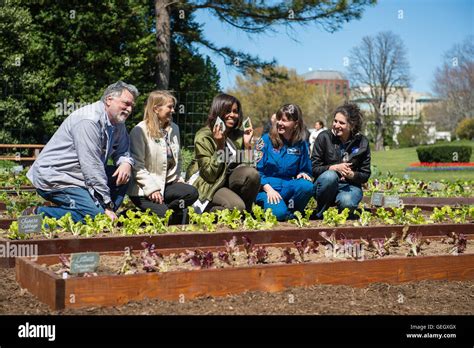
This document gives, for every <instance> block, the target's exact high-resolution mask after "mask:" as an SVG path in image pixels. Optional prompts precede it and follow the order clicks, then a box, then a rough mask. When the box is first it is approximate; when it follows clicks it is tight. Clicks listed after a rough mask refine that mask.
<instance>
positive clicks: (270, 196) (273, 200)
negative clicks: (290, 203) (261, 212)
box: [263, 184, 283, 204]
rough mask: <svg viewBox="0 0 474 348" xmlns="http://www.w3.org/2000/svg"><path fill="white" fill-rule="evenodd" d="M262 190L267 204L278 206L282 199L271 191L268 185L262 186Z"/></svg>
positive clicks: (271, 188) (275, 192)
mask: <svg viewBox="0 0 474 348" xmlns="http://www.w3.org/2000/svg"><path fill="white" fill-rule="evenodd" d="M263 190H264V191H265V192H266V193H267V203H270V204H278V203H280V201H281V200H282V199H283V198H281V195H280V194H279V193H278V192H277V191H275V190H274V189H273V187H271V186H270V185H269V184H266V185H265V186H263Z"/></svg>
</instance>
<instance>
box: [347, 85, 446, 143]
mask: <svg viewBox="0 0 474 348" xmlns="http://www.w3.org/2000/svg"><path fill="white" fill-rule="evenodd" d="M368 89H369V87H363V88H362V93H361V92H360V91H358V90H355V89H354V90H353V91H352V95H351V96H352V98H351V99H352V101H353V102H356V103H357V104H358V105H359V107H360V108H361V109H362V110H364V111H366V112H370V111H371V109H372V108H371V106H370V103H369V102H368V101H367V99H366V98H365V96H364V92H365V93H367V92H368ZM439 101H440V100H439V99H438V98H435V97H433V96H432V95H431V94H429V93H420V92H415V91H412V90H410V89H408V88H403V89H399V90H397V91H396V92H395V93H394V94H391V95H390V96H389V97H388V100H387V102H386V103H385V104H383V105H382V106H381V112H382V113H383V114H384V115H387V116H391V117H392V120H393V121H392V123H393V141H394V142H395V143H396V144H398V138H397V136H398V134H399V133H400V131H401V128H402V127H403V126H404V125H407V124H419V125H420V126H423V127H425V128H426V129H427V133H428V144H432V143H434V142H435V141H436V140H440V139H444V140H448V141H450V140H451V136H450V134H446V133H447V132H438V131H437V130H436V124H435V123H434V122H429V121H426V120H425V121H423V122H422V123H421V122H420V116H421V115H422V111H423V109H424V108H425V107H426V106H427V105H430V104H434V103H437V102H439Z"/></svg>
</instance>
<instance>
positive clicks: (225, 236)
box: [0, 223, 474, 268]
mask: <svg viewBox="0 0 474 348" xmlns="http://www.w3.org/2000/svg"><path fill="white" fill-rule="evenodd" d="M403 227H404V226H402V225H384V226H373V227H354V226H352V227H317V228H315V227H312V228H294V229H284V230H283V229H281V230H258V231H250V230H228V231H224V232H194V233H191V232H181V233H168V234H158V235H138V236H110V237H90V238H85V237H79V238H61V239H59V238H58V239H37V240H8V239H0V245H4V248H7V247H11V246H12V245H17V249H19V248H20V246H23V247H25V246H26V245H35V246H37V251H38V256H41V255H51V254H71V253H78V252H86V251H95V252H110V251H123V250H124V249H125V248H126V247H131V248H132V249H134V250H139V249H142V246H141V243H142V242H147V243H151V244H155V245H156V247H157V248H159V249H166V248H203V247H219V246H223V245H224V240H230V239H231V238H232V236H236V237H237V238H238V239H239V242H240V240H241V237H242V236H248V237H249V238H250V239H251V240H252V241H253V242H254V243H256V244H274V243H292V242H294V241H299V240H303V239H305V238H311V239H313V240H314V241H323V238H322V237H321V236H320V235H319V232H322V231H326V232H328V233H332V232H336V233H337V237H338V238H340V237H341V236H342V235H344V236H345V237H346V238H348V239H359V238H361V237H367V235H370V236H371V237H372V238H383V237H385V236H386V237H390V235H391V234H392V232H397V233H398V234H399V235H401V233H402V230H403ZM412 232H415V233H416V232H420V233H422V234H423V236H424V237H434V236H444V235H446V234H447V233H448V232H456V233H464V234H467V235H469V234H474V224H472V223H470V224H430V225H411V226H410V229H409V233H412ZM15 259H16V258H15V257H8V258H6V257H5V258H2V257H0V267H1V268H11V267H14V266H15Z"/></svg>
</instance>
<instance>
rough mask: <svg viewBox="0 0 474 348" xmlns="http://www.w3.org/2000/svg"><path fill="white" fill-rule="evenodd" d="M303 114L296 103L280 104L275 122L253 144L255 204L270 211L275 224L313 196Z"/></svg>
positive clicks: (304, 205)
mask: <svg viewBox="0 0 474 348" xmlns="http://www.w3.org/2000/svg"><path fill="white" fill-rule="evenodd" d="M305 140H306V139H305V127H304V123H303V114H302V112H301V109H300V107H299V106H298V105H296V104H286V105H283V106H282V107H281V108H280V110H278V112H277V113H276V123H275V124H274V125H273V127H272V128H271V130H270V132H269V133H267V134H264V135H263V136H262V138H261V139H260V140H259V141H258V142H257V144H256V145H255V147H256V148H255V150H256V151H255V154H256V163H257V170H258V172H259V174H260V182H261V190H260V192H259V193H258V195H257V199H256V202H257V204H259V205H261V206H263V208H264V209H267V208H271V209H272V211H273V214H274V215H275V216H276V217H277V219H278V220H279V221H283V220H287V219H288V218H290V217H291V215H292V213H293V212H294V211H300V212H303V211H304V209H305V208H306V205H307V204H308V201H309V200H310V198H311V196H312V194H313V184H312V178H311V176H310V173H311V160H310V158H309V150H308V144H307V143H306V141H305Z"/></svg>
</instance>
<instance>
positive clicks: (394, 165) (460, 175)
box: [372, 141, 474, 181]
mask: <svg viewBox="0 0 474 348" xmlns="http://www.w3.org/2000/svg"><path fill="white" fill-rule="evenodd" d="M451 144H452V145H454V144H456V145H471V146H473V147H474V142H473V141H455V142H452V143H451ZM413 162H419V160H418V156H417V154H416V147H408V148H404V149H395V150H388V151H372V164H373V165H376V166H377V168H378V169H379V170H380V171H381V172H382V174H384V175H385V174H387V172H391V173H392V174H393V175H394V176H396V177H399V178H403V176H404V175H408V176H409V177H410V178H413V179H423V180H429V181H430V180H431V181H432V180H441V179H445V180H458V179H461V180H474V171H444V172H406V171H405V169H406V168H408V166H409V165H410V163H413ZM471 162H474V151H473V154H472V155H471Z"/></svg>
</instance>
